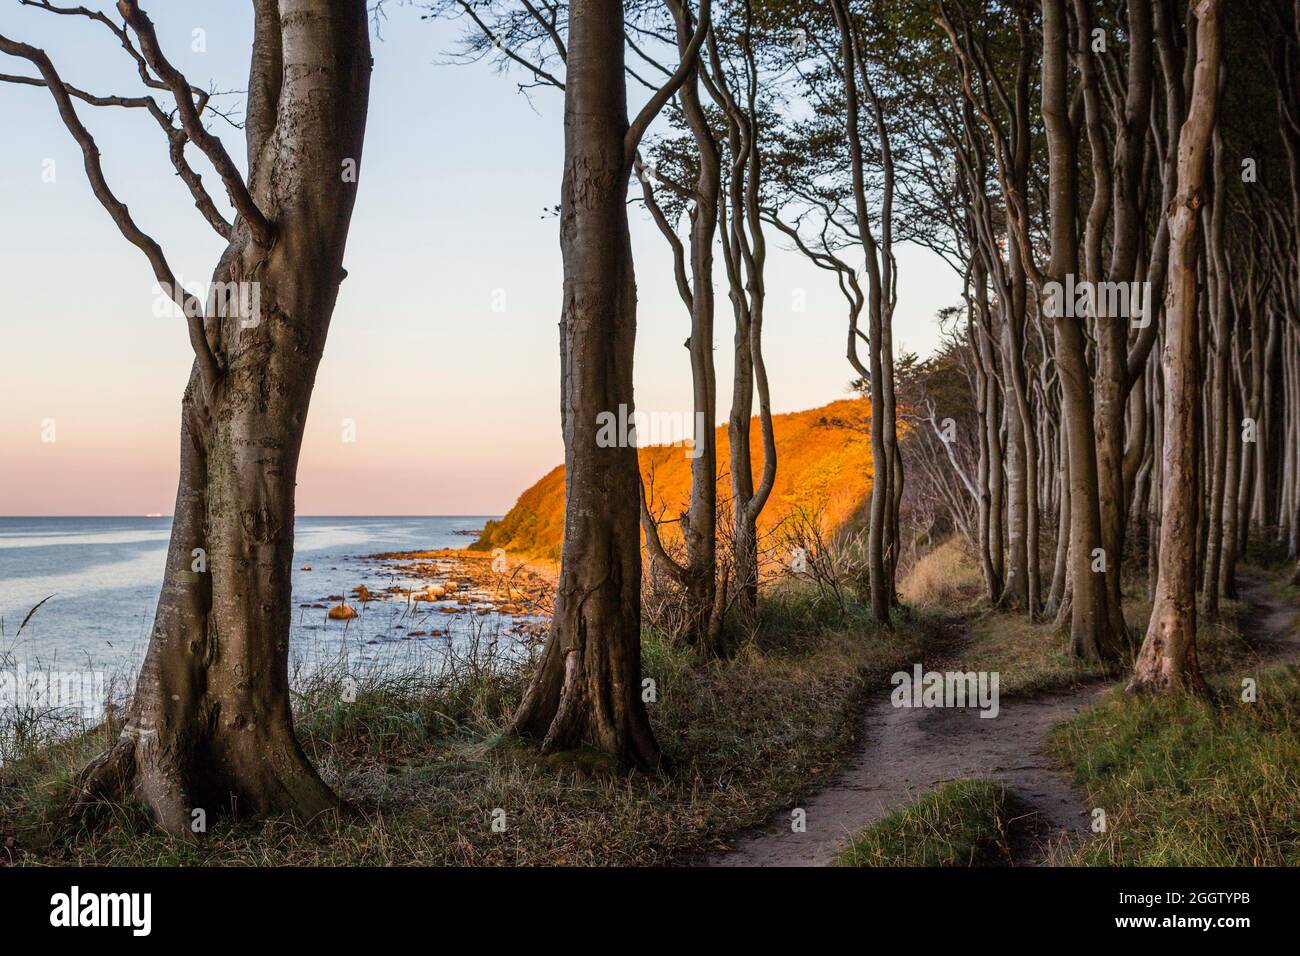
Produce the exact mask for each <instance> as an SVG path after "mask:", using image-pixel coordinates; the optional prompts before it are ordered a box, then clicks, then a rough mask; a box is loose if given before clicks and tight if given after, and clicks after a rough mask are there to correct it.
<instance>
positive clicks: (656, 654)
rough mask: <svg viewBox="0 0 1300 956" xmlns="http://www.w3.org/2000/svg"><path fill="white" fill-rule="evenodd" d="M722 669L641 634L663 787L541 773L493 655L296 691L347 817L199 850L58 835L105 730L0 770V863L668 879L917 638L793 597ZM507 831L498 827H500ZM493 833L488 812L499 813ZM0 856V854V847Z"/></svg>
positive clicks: (512, 687)
mask: <svg viewBox="0 0 1300 956" xmlns="http://www.w3.org/2000/svg"><path fill="white" fill-rule="evenodd" d="M765 614H766V616H767V620H765V621H764V623H763V626H762V627H760V628H759V630H758V632H757V633H756V635H755V636H754V637H753V638H752V639H751V640H750V641H749V642H748V643H747V644H746V645H745V646H744V647H743V648H742V649H741V651H740V652H739V654H738V655H737V656H736V657H735V658H734V659H732V660H728V661H721V662H720V661H708V660H703V659H701V658H699V657H698V656H697V655H696V654H695V653H694V652H693V651H691V650H690V649H688V648H685V647H683V646H681V645H678V644H673V643H670V642H667V641H665V640H662V639H660V638H658V637H656V636H655V635H653V634H648V635H647V636H646V639H645V641H644V646H643V657H644V670H645V674H646V675H647V676H649V677H653V678H654V679H655V681H656V687H657V701H656V702H655V703H653V704H651V705H650V713H651V719H652V722H653V724H654V728H655V732H656V734H657V736H658V739H659V741H660V743H661V745H662V746H663V748H664V751H665V753H666V755H667V756H668V757H669V758H670V760H671V761H672V765H673V768H674V769H673V772H672V773H671V774H668V775H660V776H644V775H636V774H633V775H629V774H626V773H625V772H623V771H621V770H620V769H619V768H618V767H616V766H612V765H611V764H610V763H609V762H608V761H607V760H606V759H605V758H604V757H603V756H601V755H599V754H594V753H585V752H582V753H577V754H564V755H557V756H552V757H542V756H540V755H539V754H537V753H536V751H534V750H533V749H532V748H530V747H527V746H524V745H522V744H520V743H518V742H516V741H511V740H503V739H502V738H501V737H500V736H499V734H500V731H501V728H502V727H503V725H504V723H505V721H506V719H507V717H508V716H509V715H510V713H511V712H512V711H513V709H514V707H515V705H516V703H517V702H518V699H519V696H520V693H521V692H522V689H523V687H524V678H525V675H524V673H523V671H522V670H521V668H519V667H518V666H517V665H511V664H510V663H508V662H503V661H498V660H494V659H492V658H491V657H488V658H474V659H471V660H462V661H459V662H457V663H456V664H455V665H454V666H451V667H449V668H444V669H442V670H439V671H430V670H425V671H423V672H416V673H406V674H403V675H393V674H384V673H376V674H370V675H364V676H363V677H362V678H361V679H360V682H359V685H358V686H357V687H356V694H355V701H353V702H351V703H348V702H346V701H345V700H344V697H345V696H350V695H344V694H343V693H342V690H343V688H342V686H341V681H340V678H341V677H342V676H343V675H338V674H334V675H330V674H317V675H316V677H314V678H312V679H310V680H309V681H307V682H305V683H302V684H301V685H300V686H299V687H298V688H297V690H298V694H297V697H296V705H297V710H298V721H297V726H298V732H299V736H300V738H301V739H302V741H303V745H304V747H305V749H306V751H307V753H308V755H309V756H310V757H311V759H312V761H313V763H314V764H315V766H316V767H317V768H318V769H319V770H320V771H321V773H322V776H323V777H324V778H325V779H326V781H327V782H328V783H330V785H331V786H333V787H334V788H335V790H336V791H337V792H338V793H339V794H340V795H341V796H342V797H343V798H344V799H345V800H347V801H348V803H349V804H350V805H351V806H352V807H354V808H355V813H352V814H345V815H339V816H338V817H337V818H332V819H329V820H326V821H322V822H318V823H317V824H315V825H313V826H306V827H304V826H299V825H295V824H293V823H290V822H286V821H283V820H273V821H268V822H263V823H257V824H238V823H235V822H231V821H229V820H225V819H218V820H216V821H215V822H214V824H213V827H212V829H211V830H210V831H209V833H208V837H207V839H206V840H205V841H204V842H203V843H202V844H198V845H192V844H187V843H183V842H179V841H174V840H171V839H169V838H167V837H165V836H161V835H159V834H158V833H157V832H156V831H155V830H154V829H153V828H152V826H151V825H150V823H149V821H148V820H147V819H146V818H145V817H144V815H143V814H142V813H141V812H140V811H139V809H138V808H133V807H128V806H122V807H111V808H108V810H109V812H110V814H111V815H112V818H113V819H112V822H111V824H110V825H107V826H102V827H98V828H96V829H94V830H93V831H92V830H89V829H84V828H83V829H79V830H77V831H76V832H73V833H71V834H63V835H62V839H60V840H55V839H54V837H56V836H58V835H59V831H58V823H59V817H58V813H57V811H58V809H59V807H60V806H61V805H62V802H63V800H64V799H66V796H67V794H68V792H69V790H68V788H69V781H70V779H71V777H72V774H73V773H74V772H75V770H76V768H77V767H79V766H81V765H83V764H84V762H85V761H86V760H88V759H89V758H90V757H91V756H92V755H93V754H95V753H97V752H98V751H100V750H101V749H102V748H103V746H104V744H105V742H106V740H107V739H109V735H110V731H109V730H108V729H107V728H100V729H98V730H95V731H92V732H91V733H89V734H86V735H82V736H78V737H74V738H72V739H69V740H65V741H63V742H61V743H57V744H55V745H53V746H48V747H45V748H41V749H37V750H32V751H31V752H28V753H26V754H25V755H24V756H22V757H21V758H20V759H17V760H14V761H11V762H9V763H6V764H5V765H4V766H3V767H0V821H3V822H0V836H6V835H7V836H8V837H9V838H10V839H14V840H15V844H16V845H15V846H13V847H10V848H8V850H3V849H0V859H3V858H4V853H6V852H7V853H8V854H9V855H10V856H11V857H13V858H14V859H15V860H16V861H18V862H26V863H46V862H48V863H76V864H118V865H150V864H163V865H167V864H281V865H307V864H310V865H356V864H428V865H493V864H587V865H593V864H641V865H646V864H661V863H669V862H675V861H681V860H684V859H690V858H692V857H693V856H695V855H696V854H699V853H702V852H706V851H708V850H711V849H714V848H717V847H720V846H721V845H722V839H723V838H724V837H725V836H726V835H728V834H730V833H732V832H734V831H735V830H736V829H738V828H741V827H744V826H746V825H748V824H753V823H758V822H760V821H762V820H763V819H765V818H766V817H767V816H768V815H769V814H770V813H771V812H773V811H774V810H777V809H780V808H782V807H786V806H790V805H792V803H793V802H794V801H795V800H796V799H798V798H799V797H800V796H801V795H803V794H806V793H807V792H808V791H809V790H810V789H811V788H813V787H815V786H816V785H817V784H818V783H819V782H820V781H822V780H823V779H825V778H826V777H827V776H828V775H829V774H830V773H831V772H832V771H833V769H834V768H835V767H836V766H837V764H838V762H839V759H840V758H841V756H842V755H843V753H844V751H845V749H846V748H847V746H848V745H849V743H850V741H851V740H852V737H853V733H854V730H855V726H856V714H857V705H858V702H859V700H860V696H861V694H862V692H863V691H864V689H865V688H867V687H868V686H872V687H878V686H880V685H883V683H884V681H885V678H886V675H887V674H888V673H890V672H892V671H894V670H896V669H899V668H900V667H903V666H906V665H907V664H909V663H910V662H911V661H914V660H917V659H919V656H920V654H921V653H922V645H923V644H924V641H925V636H924V635H925V634H926V633H927V630H926V628H925V627H924V626H923V625H922V623H919V622H918V623H913V624H911V625H906V626H904V627H900V629H899V630H898V631H897V632H896V633H895V634H893V635H884V634H880V633H878V632H876V631H875V630H874V629H872V628H871V627H870V626H869V625H868V624H867V623H866V620H867V619H866V615H865V612H863V611H861V610H860V609H857V608H855V609H854V610H853V615H852V616H851V619H850V620H849V621H847V622H842V623H840V624H838V626H837V628H836V629H828V627H827V626H826V625H825V623H824V618H825V616H826V611H825V608H824V607H822V606H820V605H819V604H818V602H816V601H815V600H814V599H813V598H812V597H811V596H808V595H804V594H801V593H799V592H797V591H786V592H785V593H783V594H782V595H781V596H780V598H779V600H775V601H769V602H768V603H767V605H766V611H765ZM496 810H503V811H504V812H505V817H504V819H505V821H506V828H505V830H504V832H498V831H496V830H494V829H493V828H492V821H493V815H494V811H496ZM498 817H499V815H498ZM2 842H3V841H0V843H2Z"/></svg>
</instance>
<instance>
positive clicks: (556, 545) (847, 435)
mask: <svg viewBox="0 0 1300 956" xmlns="http://www.w3.org/2000/svg"><path fill="white" fill-rule="evenodd" d="M869 415H870V406H869V405H868V404H867V403H866V402H864V401H862V400H861V399H842V400H840V401H837V402H831V403H830V404H829V405H823V406H822V407H820V408H812V409H808V410H807V411H802V412H792V413H790V414H787V415H777V416H775V417H774V419H773V427H774V429H775V432H776V455H777V470H776V484H775V486H774V487H773V489H772V496H771V498H770V499H769V500H768V503H767V507H766V508H764V509H763V513H762V515H761V516H760V518H759V534H760V536H764V537H770V536H771V535H772V534H773V532H774V531H775V532H778V533H779V526H780V525H782V523H784V522H786V521H787V519H788V518H789V516H790V515H791V514H792V513H794V512H796V511H798V510H799V509H801V508H802V509H804V510H805V511H807V512H810V513H817V514H820V515H821V517H822V518H823V521H824V526H825V529H826V530H827V531H834V530H836V529H837V528H839V527H841V526H842V525H843V524H844V522H845V521H847V520H848V519H850V518H851V517H852V516H853V515H854V514H855V513H856V512H858V511H859V509H860V508H861V507H862V505H863V503H864V502H865V501H866V498H867V494H868V493H869V492H870V490H871V475H872V470H871V439H870V434H869V431H868V427H869V426H868V422H869ZM717 440H718V501H719V505H720V506H726V505H727V504H729V502H730V499H731V453H730V448H729V446H728V442H727V428H726V426H725V425H723V426H720V427H719V428H718V430H717ZM688 451H689V448H681V447H669V446H663V445H656V446H652V447H649V448H642V449H641V450H640V458H641V476H642V479H643V480H644V481H645V482H646V486H647V488H650V487H651V477H652V476H653V496H652V498H651V507H652V509H653V510H654V512H655V513H656V514H659V515H662V516H663V517H664V518H665V519H667V520H666V521H665V523H664V524H663V526H662V527H663V531H662V534H663V537H664V540H665V543H668V542H670V541H673V540H675V539H677V538H678V537H679V535H678V532H677V523H676V520H675V519H676V518H677V516H678V515H679V514H680V513H681V512H682V511H684V510H685V509H686V504H687V501H688V499H689V496H690V484H691V459H690V458H688V457H687V454H686V453H687V452H688ZM750 453H751V458H752V460H753V462H754V472H755V475H754V480H755V483H756V484H757V482H758V480H759V477H760V475H759V470H760V469H761V468H762V458H763V448H762V435H761V433H760V431H759V427H758V419H754V422H753V428H752V430H751V432H750ZM563 531H564V466H563V465H561V466H559V467H558V468H555V469H554V470H552V471H550V472H548V473H547V474H546V475H545V476H544V477H543V478H542V479H541V480H540V481H538V482H537V483H536V484H535V485H533V486H532V487H531V488H529V489H528V490H527V491H525V492H524V493H523V494H522V495H520V496H519V500H518V501H517V502H516V503H515V506H514V507H513V508H511V509H510V511H509V513H508V514H506V516H505V517H504V518H502V519H501V520H500V521H490V522H488V524H487V527H486V528H484V529H483V535H482V537H480V538H479V540H478V541H476V542H475V543H474V544H473V545H471V548H473V549H475V550H490V549H492V548H504V549H505V550H506V551H507V552H509V553H510V554H512V555H518V556H520V557H527V558H534V559H542V560H549V561H558V560H559V556H560V541H561V538H562V536H563Z"/></svg>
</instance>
